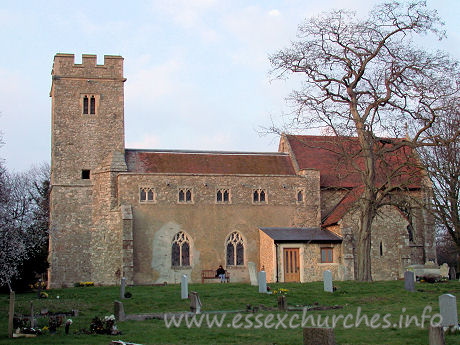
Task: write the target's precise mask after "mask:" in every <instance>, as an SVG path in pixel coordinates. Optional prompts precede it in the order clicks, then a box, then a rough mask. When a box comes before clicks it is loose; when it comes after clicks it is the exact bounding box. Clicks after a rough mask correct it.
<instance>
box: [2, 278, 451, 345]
mask: <svg viewBox="0 0 460 345" xmlns="http://www.w3.org/2000/svg"><path fill="white" fill-rule="evenodd" d="M268 285H269V288H270V290H269V292H272V293H271V294H267V293H260V292H259V289H260V286H251V285H249V284H237V283H229V284H219V283H206V284H190V285H188V292H189V293H191V292H192V291H195V292H197V293H198V295H199V297H200V300H201V303H202V307H201V310H202V312H203V314H200V315H204V317H203V324H202V326H201V328H199V327H196V326H193V327H191V328H188V327H187V326H186V325H185V321H184V319H183V320H182V321H183V322H182V324H181V325H180V326H179V327H176V326H175V325H174V324H171V325H170V328H168V327H166V326H165V321H164V320H162V319H146V320H144V321H134V320H129V321H123V322H120V321H117V323H116V324H117V327H118V329H119V330H120V331H121V332H122V334H121V335H92V334H85V333H84V332H83V331H81V330H82V329H86V330H89V328H90V324H91V321H92V319H93V318H94V317H96V316H98V317H99V318H101V319H103V318H104V317H105V316H110V315H112V314H114V301H115V300H119V301H122V302H123V306H124V311H125V313H126V314H127V315H130V314H131V315H132V314H137V315H139V314H144V316H145V314H150V315H151V316H152V315H153V314H156V315H157V316H158V314H160V315H161V313H163V312H170V313H174V312H190V300H189V299H185V298H184V299H183V298H181V297H182V296H181V285H180V284H177V285H165V286H127V287H126V292H129V293H130V294H131V295H132V296H131V297H130V298H125V299H120V286H118V287H117V286H113V287H90V286H89V287H75V288H68V289H54V290H46V293H47V294H48V298H45V299H37V293H36V292H34V293H24V294H17V295H16V306H15V312H16V314H23V315H30V307H31V301H32V302H33V306H34V315H35V316H36V322H37V323H38V327H41V328H43V327H44V326H47V325H48V323H47V322H48V320H47V319H46V317H40V316H39V315H38V314H40V313H41V312H42V311H48V312H51V313H59V312H60V313H69V316H65V317H64V320H63V325H62V326H61V327H59V328H57V331H56V334H54V335H51V334H50V333H49V330H46V328H45V332H44V333H45V334H44V335H41V336H38V337H36V338H17V339H9V338H8V335H7V334H8V299H9V296H8V295H6V294H3V295H1V296H0V298H1V304H0V308H1V309H0V344H72V345H73V344H85V345H88V344H91V345H97V344H104V345H108V344H110V343H111V341H112V340H123V341H129V342H132V343H137V344H144V345H145V344H216V343H219V344H302V343H303V335H302V329H301V326H298V327H296V328H290V324H289V320H291V319H292V320H294V321H295V322H293V323H292V324H293V325H294V326H295V325H296V324H298V323H300V322H301V320H302V317H303V315H302V313H303V312H302V311H301V309H302V308H303V307H305V306H306V307H308V308H309V310H308V312H306V314H305V315H307V316H310V315H311V316H310V319H309V322H311V320H312V319H313V320H314V322H316V321H317V320H318V316H319V317H320V318H321V319H320V320H321V322H322V323H324V322H325V320H326V317H327V316H329V319H328V322H329V324H331V319H332V317H333V315H335V316H336V317H337V316H338V315H343V316H344V317H346V316H347V315H350V314H351V315H352V316H353V318H352V319H349V322H348V323H345V326H346V327H344V322H343V318H342V319H340V318H339V321H338V322H337V326H336V328H335V330H334V333H335V338H336V341H337V343H338V344H414V345H415V344H417V345H419V344H428V325H429V322H430V318H431V316H433V315H434V314H436V313H439V300H438V298H439V296H441V295H443V294H451V295H453V296H457V297H458V296H460V282H458V281H449V282H442V283H434V284H430V283H419V282H416V283H415V291H408V290H407V286H406V288H405V282H404V281H401V280H399V281H386V282H372V283H361V282H353V281H339V282H335V281H334V282H333V290H334V291H333V292H329V290H330V285H329V284H324V283H323V282H314V283H304V284H299V283H283V284H268ZM326 285H327V286H326ZM406 285H407V284H406ZM325 290H327V291H325ZM275 291H276V293H274V292H275ZM182 293H183V291H182ZM279 297H283V298H284V299H285V301H286V302H287V308H288V311H287V312H284V311H282V310H279V309H278V298H279ZM459 302H460V298H457V301H456V304H457V305H456V307H457V310H458V306H459V305H460V303H459ZM427 307H431V308H432V310H431V311H430V312H427V313H426V315H431V316H429V317H427V318H426V319H425V325H424V328H423V329H422V328H421V327H420V326H416V325H415V324H414V321H412V322H411V325H410V326H409V327H407V328H406V327H405V323H406V319H407V317H412V316H415V317H417V319H418V322H420V320H421V317H422V314H423V310H424V309H425V308H427ZM358 308H360V309H361V310H360V315H361V318H362V317H363V315H367V317H368V319H369V322H370V321H371V318H372V317H375V316H374V315H376V314H379V315H380V316H381V317H380V319H379V321H380V327H376V328H375V329H373V328H372V327H366V325H365V319H362V321H361V324H360V326H359V327H355V322H356V321H357V320H355V318H356V315H357V310H358ZM403 308H405V309H403ZM454 309H455V308H454ZM72 310H73V311H76V310H78V312H77V313H76V314H77V315H76V316H71V314H70V313H71V312H72ZM209 311H216V312H217V313H213V314H207V312H209ZM224 313H226V314H225V315H224ZM238 313H239V314H238ZM74 314H75V312H74ZM270 314H272V315H273V320H271V321H270V317H269V315H270ZM387 314H391V316H388V317H387V321H388V322H385V319H383V318H384V315H387ZM176 315H178V314H176ZM237 315H241V316H240V318H239V319H236V318H237ZM294 315H298V316H294ZM198 316H199V315H198ZM206 316H208V318H210V319H212V317H213V316H216V317H218V320H220V319H221V318H222V317H224V316H225V320H224V322H223V324H222V327H220V328H219V327H217V326H216V324H214V325H213V327H212V328H208V326H207V325H206ZM256 317H258V319H257V318H256ZM283 317H285V319H284V320H283ZM68 318H71V319H72V324H71V325H70V327H69V334H68V335H66V334H65V326H64V325H65V320H66V319H68ZM280 319H281V320H283V322H282V323H279V321H280ZM197 320H199V318H198V319H197ZM257 320H259V321H261V322H260V323H264V322H266V323H267V325H268V326H269V327H270V326H271V327H270V328H266V327H265V326H262V327H260V323H259V327H257V325H258V323H257ZM267 320H268V321H267ZM435 321H436V322H437V320H435ZM232 323H233V324H234V326H235V327H233V326H232ZM251 323H252V324H251ZM400 323H401V325H402V327H399V324H400ZM390 324H391V327H388V325H390ZM350 325H352V327H349V326H350ZM374 325H377V323H376V322H374ZM228 326H230V327H228ZM307 326H311V323H308V324H307ZM237 327H238V328H237ZM245 327H246V328H245ZM284 327H286V328H284ZM348 327H349V328H348ZM446 344H460V333H459V332H458V331H457V332H456V333H453V334H451V333H447V334H446Z"/></svg>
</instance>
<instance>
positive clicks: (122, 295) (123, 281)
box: [120, 277, 126, 299]
mask: <svg viewBox="0 0 460 345" xmlns="http://www.w3.org/2000/svg"><path fill="white" fill-rule="evenodd" d="M125 288H126V278H125V277H123V278H121V284H120V298H121V299H124V298H125Z"/></svg>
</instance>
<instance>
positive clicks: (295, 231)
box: [260, 228, 342, 242]
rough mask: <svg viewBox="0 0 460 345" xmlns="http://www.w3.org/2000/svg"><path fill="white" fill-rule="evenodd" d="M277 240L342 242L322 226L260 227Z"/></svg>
mask: <svg viewBox="0 0 460 345" xmlns="http://www.w3.org/2000/svg"><path fill="white" fill-rule="evenodd" d="M260 230H261V231H263V232H264V233H266V234H267V235H268V236H269V237H270V238H272V239H273V240H274V241H275V242H342V238H341V237H340V236H338V235H336V234H334V233H333V232H332V231H329V230H325V229H321V228H260Z"/></svg>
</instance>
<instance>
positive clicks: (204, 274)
mask: <svg viewBox="0 0 460 345" xmlns="http://www.w3.org/2000/svg"><path fill="white" fill-rule="evenodd" d="M205 279H220V278H219V277H216V271H214V270H202V271H201V284H204V280H205ZM225 280H226V281H227V283H230V272H228V271H225Z"/></svg>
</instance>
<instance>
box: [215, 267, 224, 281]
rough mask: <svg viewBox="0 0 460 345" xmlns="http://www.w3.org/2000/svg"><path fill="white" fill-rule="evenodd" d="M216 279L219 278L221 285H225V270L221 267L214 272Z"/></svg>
mask: <svg viewBox="0 0 460 345" xmlns="http://www.w3.org/2000/svg"><path fill="white" fill-rule="evenodd" d="M216 277H219V278H220V282H221V283H225V270H224V268H223V267H222V265H220V266H219V268H218V269H217V271H216Z"/></svg>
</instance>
